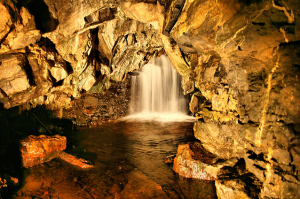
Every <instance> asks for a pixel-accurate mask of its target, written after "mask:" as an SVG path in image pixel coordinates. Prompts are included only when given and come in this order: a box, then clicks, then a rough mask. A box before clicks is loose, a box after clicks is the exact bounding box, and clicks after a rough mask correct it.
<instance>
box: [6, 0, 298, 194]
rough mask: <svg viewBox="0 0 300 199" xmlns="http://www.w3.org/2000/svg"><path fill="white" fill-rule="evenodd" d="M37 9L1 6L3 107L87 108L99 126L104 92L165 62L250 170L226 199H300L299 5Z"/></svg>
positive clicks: (216, 148)
mask: <svg viewBox="0 0 300 199" xmlns="http://www.w3.org/2000/svg"><path fill="white" fill-rule="evenodd" d="M35 3H37V1H35V0H27V1H22V2H21V1H20V2H19V1H13V0H7V1H2V2H1V3H0V10H1V13H2V16H1V20H0V71H1V72H0V102H1V103H3V105H4V107H6V108H10V107H14V106H18V105H22V106H24V107H27V108H30V107H35V106H37V105H41V104H45V105H46V106H48V107H49V108H52V109H56V110H58V111H60V112H58V114H59V115H60V116H61V117H68V118H73V119H74V115H73V116H72V114H71V113H72V110H76V106H77V109H78V107H79V108H80V107H87V110H86V111H85V112H86V114H85V116H84V117H86V118H88V117H87V116H89V117H90V118H91V117H95V118H98V119H99V117H100V115H101V114H103V113H104V112H102V111H101V110H100V108H99V107H100V105H99V107H98V108H96V109H98V110H99V111H98V112H97V114H98V115H97V114H95V113H90V112H92V111H91V110H93V107H89V105H87V104H89V103H90V102H91V101H93V100H94V101H98V102H100V101H101V100H100V99H105V97H104V95H101V94H98V93H102V92H103V91H105V90H107V89H109V88H110V87H111V85H114V84H115V82H121V81H123V82H124V81H125V82H126V79H127V74H128V73H130V72H132V71H135V70H138V69H140V68H141V67H142V66H143V65H144V64H146V63H147V62H148V61H149V60H150V58H151V57H153V56H159V55H160V54H163V53H166V54H167V55H168V56H169V58H170V61H171V62H172V65H173V67H174V68H175V69H176V70H177V71H178V73H179V74H180V75H182V77H183V81H182V87H183V89H184V93H185V94H186V95H190V96H191V102H190V110H191V112H193V113H194V114H195V116H196V118H197V122H196V123H195V125H194V131H195V137H196V138H197V139H199V140H200V141H201V142H202V145H203V147H204V148H205V149H206V150H208V151H210V152H211V153H213V154H215V155H216V156H218V157H219V158H220V159H223V160H228V159H232V158H238V159H239V160H240V161H239V164H242V166H241V165H238V166H237V167H233V168H235V170H230V169H228V168H223V169H220V170H219V175H218V176H219V179H218V180H217V181H216V185H217V192H218V195H219V197H220V198H222V197H227V198H230V196H232V195H230V193H231V194H233V195H234V194H235V195H236V196H235V197H237V196H238V194H236V193H237V192H243V194H244V196H245V197H246V196H247V197H252V198H253V197H258V198H264V197H265V198H297V197H299V195H300V193H299V184H300V182H299V177H300V176H299V169H300V164H299V162H300V161H299V160H300V144H299V143H300V141H299V133H300V121H299V118H300V111H299V105H300V96H299V95H300V92H299V91H300V90H299V89H300V85H299V72H300V70H299V67H300V22H299V17H300V4H299V1H298V0H287V1H282V0H252V1H251V0H247V1H241V0H220V1H213V0H199V1H192V0H166V1H155V0H148V1H137V0H128V1H117V0H115V1H112V0H107V1H94V0H87V1H81V0H73V1H53V0H51V1H49V0H44V1H43V2H40V5H39V7H40V8H41V9H40V10H39V9H36V7H35V6H34V5H35ZM111 91H112V92H111V93H114V92H116V91H115V90H111ZM109 95H111V94H109ZM97 99H98V100H97ZM117 99H118V98H117ZM85 103H87V104H85ZM125 104H126V103H125ZM78 105H79V106H78ZM122 106H125V105H124V104H123V105H121V107H122ZM96 107H97V106H96ZM89 111H90V112H89ZM90 118H89V119H86V120H84V121H85V122H82V124H83V123H92V120H91V119H90ZM113 119H114V118H113ZM87 120H88V121H87ZM74 121H75V120H74ZM81 121H83V120H81ZM81 121H80V120H78V121H77V122H78V123H77V124H79V123H81ZM93 121H94V122H95V121H101V120H96V119H94V120H93ZM75 123H76V122H75ZM95 123H97V122H95ZM99 123H100V122H99ZM226 172H227V174H226ZM228 173H229V174H228ZM233 173H235V175H231V174H233ZM230 176H231V177H230ZM237 184H239V186H238V188H234V187H235V186H236V185H237ZM247 187H248V188H247ZM249 187H254V188H253V189H250V188H249ZM253 190H256V191H255V192H256V194H254V195H251V194H250V193H251V192H252V191H253ZM226 194H227V195H226Z"/></svg>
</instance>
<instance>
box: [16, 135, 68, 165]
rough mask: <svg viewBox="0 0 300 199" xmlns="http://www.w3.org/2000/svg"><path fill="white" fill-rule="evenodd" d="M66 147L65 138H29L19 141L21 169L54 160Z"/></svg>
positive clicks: (56, 136) (57, 136) (41, 136)
mask: <svg viewBox="0 0 300 199" xmlns="http://www.w3.org/2000/svg"><path fill="white" fill-rule="evenodd" d="M66 147H67V138H66V137H64V136H60V135H55V136H45V135H40V136H32V135H31V136H29V137H28V138H26V139H24V140H22V141H21V149H20V150H21V155H22V164H23V167H26V168H27V167H32V166H35V165H38V164H41V163H43V162H48V161H50V160H52V159H53V158H56V157H58V156H59V155H60V153H61V152H62V151H63V150H65V149H66Z"/></svg>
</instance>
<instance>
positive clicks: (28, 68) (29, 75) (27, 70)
mask: <svg viewBox="0 0 300 199" xmlns="http://www.w3.org/2000/svg"><path fill="white" fill-rule="evenodd" d="M24 70H25V73H26V75H27V79H28V80H29V85H30V86H36V83H35V81H34V76H33V71H32V68H31V66H30V64H29V61H28V59H27V55H25V64H24Z"/></svg>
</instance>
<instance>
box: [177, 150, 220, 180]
mask: <svg viewBox="0 0 300 199" xmlns="http://www.w3.org/2000/svg"><path fill="white" fill-rule="evenodd" d="M197 153H199V151H197V152H193V150H192V149H191V145H190V144H182V145H179V146H178V149H177V155H176V157H175V159H174V165H173V170H174V171H175V172H176V173H178V174H179V175H181V176H183V177H186V178H197V179H201V180H215V178H214V177H213V176H211V175H210V174H209V173H207V172H206V167H207V166H208V164H207V163H208V162H212V159H213V157H209V156H206V154H205V152H204V151H203V156H205V157H199V156H201V155H199V154H197ZM204 162H206V163H204Z"/></svg>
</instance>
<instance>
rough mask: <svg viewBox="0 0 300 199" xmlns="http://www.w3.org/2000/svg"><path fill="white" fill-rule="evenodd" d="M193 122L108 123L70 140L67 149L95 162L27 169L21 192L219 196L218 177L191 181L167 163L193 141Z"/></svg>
mask: <svg viewBox="0 0 300 199" xmlns="http://www.w3.org/2000/svg"><path fill="white" fill-rule="evenodd" d="M192 128H193V123H192V122H179V123H174V122H173V123H170V122H168V123H160V122H146V123H145V122H144V123H141V122H135V123H132V122H130V123H126V122H118V123H106V124H104V125H102V126H100V127H98V128H92V129H83V130H80V131H78V132H76V133H75V134H73V135H72V136H69V138H68V142H69V143H68V149H67V152H69V153H71V154H75V155H77V156H78V157H81V158H84V159H86V160H89V161H91V163H92V164H93V165H94V166H95V167H94V168H92V169H89V170H81V169H78V168H76V167H74V166H72V165H69V164H68V163H66V162H63V161H61V160H52V161H51V162H49V163H45V164H42V165H39V166H36V167H33V168H30V169H28V171H27V174H26V178H25V181H24V186H23V188H22V189H21V190H20V191H19V192H18V195H21V196H31V197H37V198H47V197H46V196H49V197H48V198H217V197H216V190H215V186H214V182H213V181H201V180H195V179H186V178H183V177H180V176H178V175H177V174H176V173H174V172H173V170H172V165H169V164H165V163H164V158H165V157H166V156H169V155H175V154H176V151H177V146H178V144H180V143H187V142H189V141H194V137H193V130H192ZM20 192H21V193H20Z"/></svg>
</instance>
